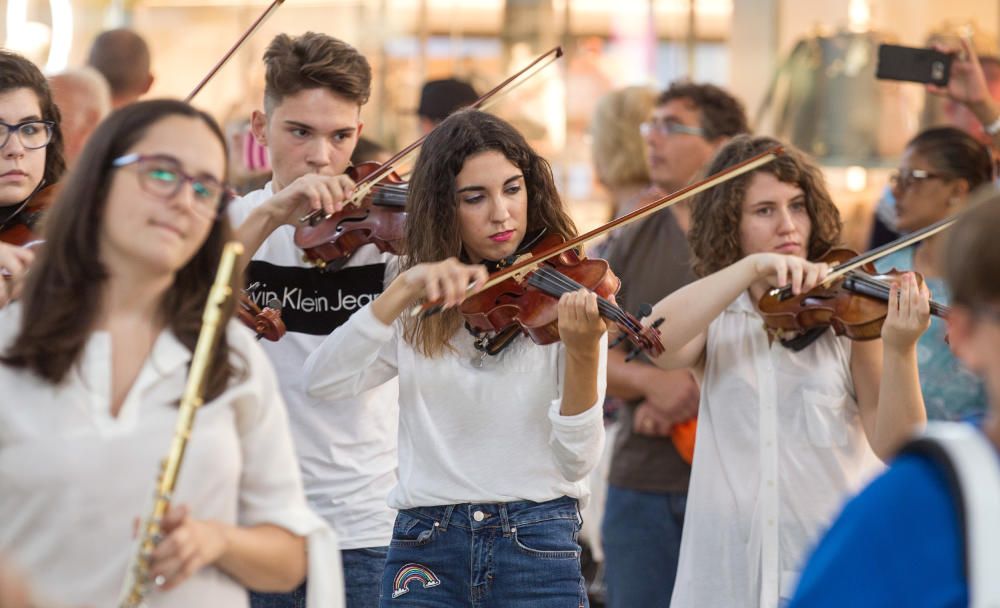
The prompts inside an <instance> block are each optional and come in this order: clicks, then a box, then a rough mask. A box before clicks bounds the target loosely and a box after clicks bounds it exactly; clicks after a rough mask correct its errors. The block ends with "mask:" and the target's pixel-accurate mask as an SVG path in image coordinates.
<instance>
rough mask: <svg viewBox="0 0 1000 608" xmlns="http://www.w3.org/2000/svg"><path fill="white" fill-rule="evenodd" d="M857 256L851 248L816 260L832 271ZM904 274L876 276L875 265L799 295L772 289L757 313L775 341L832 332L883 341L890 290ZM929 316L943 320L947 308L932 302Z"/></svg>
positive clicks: (762, 298)
mask: <svg viewBox="0 0 1000 608" xmlns="http://www.w3.org/2000/svg"><path fill="white" fill-rule="evenodd" d="M856 257H858V256H857V254H856V253H855V252H853V251H851V250H850V249H842V248H838V249H831V250H830V251H829V252H827V253H826V254H825V255H824V256H823V257H822V258H820V259H819V260H817V261H820V262H826V263H827V264H829V265H830V266H831V267H832V266H837V265H840V264H843V263H845V262H847V261H849V260H852V259H854V258H856ZM902 274H904V271H898V270H895V269H894V270H891V271H889V272H886V273H879V272H878V271H877V270H876V269H875V266H874V264H872V263H867V264H864V265H863V266H861V267H860V268H859V269H857V270H853V271H851V273H849V274H847V275H845V276H843V277H840V278H838V279H836V280H834V281H833V282H832V283H831V284H829V285H826V284H821V285H818V286H816V287H814V288H813V289H811V290H810V291H808V292H806V293H804V294H799V295H798V296H789V295H787V294H788V292H787V291H784V290H771V291H770V292H768V293H766V294H764V296H763V297H761V299H760V302H759V303H758V308H759V309H760V312H761V315H762V316H763V317H764V322H765V323H766V324H767V327H768V329H770V330H771V331H773V332H774V333H775V334H776V335H778V336H779V337H781V336H787V335H789V334H792V335H795V334H802V333H806V332H809V331H812V330H814V329H818V328H823V327H832V328H833V331H834V332H835V333H836V334H837V335H838V336H847V337H848V338H850V339H852V340H875V339H877V338H879V337H880V336H881V334H882V323H883V322H884V321H885V317H886V315H887V314H888V312H889V309H888V302H887V300H888V295H889V286H890V284H891V283H893V282H895V280H896V279H897V278H898V277H899V276H900V275H902ZM914 274H915V275H916V278H917V283H918V284H922V283H923V277H921V276H920V274H919V273H914ZM931 312H932V313H933V314H936V315H939V316H943V315H944V314H946V313H947V307H945V306H941V305H940V304H937V303H934V302H932V303H931Z"/></svg>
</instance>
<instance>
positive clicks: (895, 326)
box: [882, 272, 931, 352]
mask: <svg viewBox="0 0 1000 608" xmlns="http://www.w3.org/2000/svg"><path fill="white" fill-rule="evenodd" d="M930 324H931V312H930V291H929V290H928V289H927V285H926V284H925V283H921V284H920V285H917V279H916V277H915V276H914V275H913V273H912V272H907V273H906V274H904V275H902V276H901V277H900V279H899V281H898V282H894V283H893V284H892V288H891V289H890V291H889V301H888V313H887V314H886V317H885V322H884V323H883V324H882V342H883V344H884V345H885V348H890V349H894V350H895V351H897V352H903V351H906V350H909V349H911V348H913V346H914V345H915V344H916V343H917V340H919V339H920V336H921V335H923V333H924V332H925V331H926V330H927V328H928V327H930Z"/></svg>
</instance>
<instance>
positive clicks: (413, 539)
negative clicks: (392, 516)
mask: <svg viewBox="0 0 1000 608" xmlns="http://www.w3.org/2000/svg"><path fill="white" fill-rule="evenodd" d="M436 531H437V526H436V525H435V524H434V523H432V522H429V521H427V520H425V519H423V518H421V517H414V516H412V515H409V514H408V513H407V512H406V511H400V512H399V513H397V514H396V523H395V525H393V527H392V540H391V541H389V546H390V547H420V546H422V545H426V544H427V543H429V542H431V541H432V540H434V533H435V532H436Z"/></svg>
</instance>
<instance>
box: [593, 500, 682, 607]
mask: <svg viewBox="0 0 1000 608" xmlns="http://www.w3.org/2000/svg"><path fill="white" fill-rule="evenodd" d="M686 504H687V494H686V493H681V492H677V493H665V494H659V493H652V492H638V491H636V490H627V489H625V488H618V487H615V486H612V485H609V486H608V499H607V503H605V507H604V521H603V522H602V524H601V536H602V537H603V539H604V545H603V546H604V582H605V584H606V585H607V600H606V606H607V608H636V607H638V606H642V607H643V608H660V607H662V608H667V607H668V606H670V595H671V594H672V593H673V591H674V577H675V576H676V575H677V557H678V554H679V553H680V549H681V528H682V527H683V525H684V507H685V505H686Z"/></svg>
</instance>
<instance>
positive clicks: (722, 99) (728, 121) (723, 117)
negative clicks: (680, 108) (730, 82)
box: [656, 81, 750, 140]
mask: <svg viewBox="0 0 1000 608" xmlns="http://www.w3.org/2000/svg"><path fill="white" fill-rule="evenodd" d="M674 99H686V100H689V101H690V102H691V103H692V104H693V105H694V106H695V108H696V109H697V110H698V114H699V115H700V117H701V120H700V122H701V128H702V129H704V131H705V139H708V140H714V139H718V138H720V137H733V136H735V135H740V134H741V133H749V132H750V127H749V125H747V115H746V111H744V109H743V104H742V103H740V101H739V100H738V99H736V98H735V97H733V96H732V95H730V94H729V93H727V92H726V91H724V90H723V89H721V88H719V87H717V86H715V85H714V84H698V83H694V82H687V81H678V82H674V83H671V84H670V88H668V89H667V90H666V91H663V92H662V93H660V96H659V97H657V99H656V105H657V106H662V105H664V104H666V103H667V102H669V101H673V100H674Z"/></svg>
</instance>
